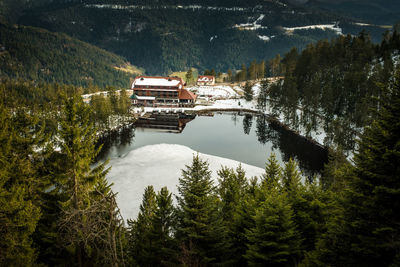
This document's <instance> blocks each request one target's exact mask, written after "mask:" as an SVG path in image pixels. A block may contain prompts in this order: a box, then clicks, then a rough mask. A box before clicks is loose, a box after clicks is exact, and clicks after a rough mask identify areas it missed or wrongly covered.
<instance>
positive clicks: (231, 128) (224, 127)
mask: <svg viewBox="0 0 400 267" xmlns="http://www.w3.org/2000/svg"><path fill="white" fill-rule="evenodd" d="M167 120H168V119H167ZM163 121H164V119H163ZM155 124H156V126H155V127H157V128H158V129H150V128H143V127H139V125H138V126H131V127H126V128H124V129H122V130H120V132H119V133H113V134H111V135H110V136H108V137H106V138H104V139H103V140H101V142H102V143H103V151H102V153H101V155H100V159H106V158H110V159H111V158H115V157H120V156H123V155H125V154H127V153H128V152H129V151H131V150H134V149H137V148H139V147H142V146H146V145H153V144H161V143H166V144H180V145H184V146H188V147H190V148H191V149H193V150H196V151H199V152H201V153H206V154H211V155H215V156H220V157H224V158H229V159H233V160H237V161H240V162H244V163H247V164H251V165H254V166H258V167H261V168H264V167H265V162H266V160H267V158H268V157H269V156H270V154H271V153H272V152H273V153H275V154H276V157H277V159H278V160H279V161H280V162H286V161H288V160H289V158H294V159H296V161H297V162H298V164H299V167H300V169H301V171H302V172H303V174H304V175H306V176H309V177H310V176H312V175H315V174H319V172H320V171H321V170H322V168H323V165H324V163H326V162H327V159H328V156H327V151H326V150H325V149H323V148H321V147H319V146H317V145H315V144H313V143H310V142H309V141H308V140H306V139H304V138H302V137H299V136H298V135H296V134H294V133H293V132H291V131H288V130H286V129H283V128H282V127H280V126H279V125H276V124H274V123H271V122H269V121H268V120H267V118H266V117H265V116H255V115H252V114H242V115H239V114H236V113H232V114H228V113H223V114H215V115H214V116H213V117H207V116H197V117H196V118H195V119H193V120H190V119H183V120H182V119H181V120H179V122H178V121H177V120H176V121H174V119H170V121H169V122H168V123H166V125H163V124H164V123H163V122H160V120H158V122H157V123H155ZM141 126H145V127H153V126H154V125H146V124H145V125H143V124H141ZM161 128H162V129H161Z"/></svg>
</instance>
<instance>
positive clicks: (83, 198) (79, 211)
mask: <svg viewBox="0 0 400 267" xmlns="http://www.w3.org/2000/svg"><path fill="white" fill-rule="evenodd" d="M64 101H65V102H64V110H63V112H62V117H61V120H60V127H61V128H60V132H59V136H60V143H59V146H60V147H61V151H60V159H61V160H62V165H61V166H60V170H59V171H60V172H59V173H58V174H57V177H56V179H57V183H56V188H57V191H58V192H60V194H62V196H63V198H64V200H63V201H61V210H62V212H61V215H60V218H59V223H58V227H59V232H60V240H61V245H62V246H63V247H64V248H68V250H69V251H72V253H73V255H74V256H75V262H76V263H77V265H78V266H83V265H86V264H88V262H93V260H96V259H93V258H92V252H93V251H92V249H93V247H95V246H96V243H97V242H98V241H99V239H98V238H99V231H102V230H104V229H99V228H98V227H96V225H97V224H98V223H99V221H98V220H99V218H98V217H97V216H92V214H93V213H96V212H99V211H98V210H94V209H95V208H97V206H96V199H93V197H92V196H91V194H93V192H94V191H95V186H96V185H98V183H99V182H101V181H103V179H104V176H105V175H106V173H107V171H106V170H105V164H106V163H103V164H100V165H98V166H97V167H95V168H91V163H93V160H94V159H95V157H96V155H97V154H98V152H99V149H97V150H96V149H95V142H96V139H97V137H96V129H95V128H94V126H93V124H92V123H91V122H90V116H91V114H90V109H89V107H88V106H86V105H85V104H84V103H83V102H82V100H81V98H80V97H79V96H72V97H69V98H68V99H65V100H64Z"/></svg>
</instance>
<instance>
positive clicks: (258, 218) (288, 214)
mask: <svg viewBox="0 0 400 267" xmlns="http://www.w3.org/2000/svg"><path fill="white" fill-rule="evenodd" d="M261 190H262V191H264V192H263V194H264V195H265V201H263V202H261V203H260V206H259V207H258V208H257V210H256V214H255V216H254V217H253V218H254V221H255V225H254V227H252V228H250V229H248V230H247V231H246V236H247V239H248V245H247V246H248V249H247V251H246V254H245V256H244V257H245V258H246V259H247V261H248V265H249V266H295V265H296V264H297V263H298V260H299V248H300V243H301V236H300V234H299V233H298V231H297V228H296V224H295V223H294V221H293V210H292V208H291V206H290V203H289V201H288V199H287V195H286V193H281V192H279V190H278V189H277V188H276V187H272V188H267V187H263V188H262V189H261Z"/></svg>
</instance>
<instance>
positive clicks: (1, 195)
mask: <svg viewBox="0 0 400 267" xmlns="http://www.w3.org/2000/svg"><path fill="white" fill-rule="evenodd" d="M10 114H11V113H9V111H8V110H7V109H5V108H4V106H3V105H2V104H0V126H1V127H0V129H1V130H0V144H1V145H0V229H1V230H0V250H1V253H0V265H2V266H23V265H28V266H31V265H33V264H34V263H35V259H36V253H35V249H34V247H33V245H32V234H33V233H34V231H35V229H36V225H37V223H38V220H39V218H40V208H39V207H38V205H37V203H35V200H37V195H36V194H37V189H38V188H37V185H36V184H35V183H34V180H35V179H34V177H36V172H35V170H34V167H35V166H34V165H33V162H31V161H30V160H29V159H27V158H26V157H27V156H28V155H29V154H27V153H28V151H25V152H24V151H22V150H21V149H22V147H21V146H23V145H24V144H23V143H24V141H25V140H23V139H22V137H21V136H19V132H18V131H17V130H16V129H14V128H13V123H12V117H11V116H10ZM29 126H32V125H18V126H16V128H17V129H18V130H21V131H22V130H24V131H25V132H28V131H29ZM21 134H23V133H21ZM27 138H32V136H27ZM29 141H31V142H32V139H31V140H29ZM15 144H18V146H19V147H14V146H13V145H15ZM30 148H31V147H28V149H30ZM28 174H29V176H26V175H28ZM30 175H32V176H30ZM27 179H30V180H27ZM25 180H26V181H25Z"/></svg>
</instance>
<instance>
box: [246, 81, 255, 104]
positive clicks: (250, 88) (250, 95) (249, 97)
mask: <svg viewBox="0 0 400 267" xmlns="http://www.w3.org/2000/svg"><path fill="white" fill-rule="evenodd" d="M243 91H244V99H245V100H246V101H251V100H253V94H254V92H253V84H252V83H251V82H249V81H247V82H246V84H245V85H244V89H243Z"/></svg>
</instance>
